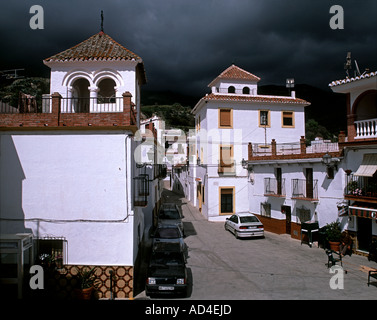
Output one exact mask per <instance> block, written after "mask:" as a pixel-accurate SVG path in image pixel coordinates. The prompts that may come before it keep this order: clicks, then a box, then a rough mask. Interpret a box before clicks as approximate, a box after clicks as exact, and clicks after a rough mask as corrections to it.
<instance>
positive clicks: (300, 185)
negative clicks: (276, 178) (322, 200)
mask: <svg viewBox="0 0 377 320" xmlns="http://www.w3.org/2000/svg"><path fill="white" fill-rule="evenodd" d="M292 198H295V199H305V200H318V180H309V179H292Z"/></svg>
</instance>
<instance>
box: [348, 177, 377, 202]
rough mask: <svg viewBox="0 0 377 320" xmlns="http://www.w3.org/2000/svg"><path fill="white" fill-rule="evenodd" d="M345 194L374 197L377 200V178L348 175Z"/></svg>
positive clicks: (352, 196) (351, 196) (357, 196)
mask: <svg viewBox="0 0 377 320" xmlns="http://www.w3.org/2000/svg"><path fill="white" fill-rule="evenodd" d="M344 196H345V197H346V198H347V197H348V198H374V199H376V200H377V180H376V179H374V178H372V177H361V176H355V175H352V174H351V175H349V176H347V180H346V188H345V190H344Z"/></svg>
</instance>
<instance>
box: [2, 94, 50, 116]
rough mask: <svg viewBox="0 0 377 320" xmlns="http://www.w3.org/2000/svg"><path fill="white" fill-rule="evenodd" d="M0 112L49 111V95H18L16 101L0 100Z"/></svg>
mask: <svg viewBox="0 0 377 320" xmlns="http://www.w3.org/2000/svg"><path fill="white" fill-rule="evenodd" d="M0 113H2V114H12V113H51V96H50V95H48V94H47V95H43V96H42V97H27V96H20V98H19V99H18V100H16V101H14V100H10V101H6V100H4V101H2V100H0Z"/></svg>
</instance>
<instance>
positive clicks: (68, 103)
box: [60, 97, 123, 113]
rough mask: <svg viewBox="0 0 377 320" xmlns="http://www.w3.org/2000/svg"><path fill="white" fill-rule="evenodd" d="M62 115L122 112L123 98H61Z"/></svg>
mask: <svg viewBox="0 0 377 320" xmlns="http://www.w3.org/2000/svg"><path fill="white" fill-rule="evenodd" d="M60 111H61V112H62V113H107V112H123V97H111V98H105V97H83V98H76V97H73V98H62V102H61V106H60Z"/></svg>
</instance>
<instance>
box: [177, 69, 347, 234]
mask: <svg viewBox="0 0 377 320" xmlns="http://www.w3.org/2000/svg"><path fill="white" fill-rule="evenodd" d="M259 80H260V79H259V78H258V77H257V76H255V75H253V74H251V73H249V72H247V71H245V70H243V69H241V68H239V67H237V66H234V65H232V66H231V67H229V68H228V69H226V70H225V71H224V72H222V73H221V74H220V75H219V76H218V77H217V78H216V79H215V80H214V81H212V82H211V83H210V85H209V87H211V93H210V94H208V95H206V96H205V97H203V98H202V99H201V100H200V101H199V102H198V103H197V105H196V106H195V108H194V109H193V113H194V114H195V117H196V128H195V130H196V133H195V134H194V135H192V136H191V137H189V141H190V144H191V146H190V156H189V160H190V165H189V166H187V167H185V168H179V169H177V170H176V174H175V175H174V183H175V185H179V188H177V187H176V188H175V189H176V190H177V189H179V190H183V192H184V193H185V195H186V197H187V198H188V200H190V201H191V202H192V203H193V204H194V205H196V206H197V207H198V208H199V210H201V212H202V213H203V215H204V216H205V217H206V218H207V219H208V220H212V221H223V220H225V218H227V217H229V216H230V215H232V214H234V213H240V212H251V213H254V214H256V215H257V216H258V217H259V218H260V220H261V221H262V222H263V224H264V226H265V229H266V230H267V231H272V232H275V233H278V234H282V233H288V234H290V235H291V236H292V237H293V238H297V239H300V238H301V234H302V232H301V224H302V222H311V223H315V224H317V225H318V227H323V226H325V225H326V224H327V223H330V222H333V221H335V220H337V219H338V215H339V208H343V204H344V197H343V192H344V187H345V173H344V172H345V171H344V163H343V162H342V157H343V154H342V149H339V147H338V143H331V142H329V141H323V140H317V141H313V142H312V143H311V145H310V146H307V145H306V142H305V107H306V106H308V105H309V104H310V103H308V102H307V101H304V100H302V99H299V98H297V97H295V93H294V92H292V94H291V96H266V95H258V88H257V83H258V81H259ZM339 138H340V141H344V133H341V135H340V137H339ZM341 223H342V227H343V228H345V227H347V219H341Z"/></svg>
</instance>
